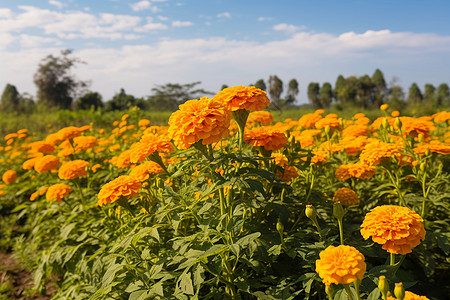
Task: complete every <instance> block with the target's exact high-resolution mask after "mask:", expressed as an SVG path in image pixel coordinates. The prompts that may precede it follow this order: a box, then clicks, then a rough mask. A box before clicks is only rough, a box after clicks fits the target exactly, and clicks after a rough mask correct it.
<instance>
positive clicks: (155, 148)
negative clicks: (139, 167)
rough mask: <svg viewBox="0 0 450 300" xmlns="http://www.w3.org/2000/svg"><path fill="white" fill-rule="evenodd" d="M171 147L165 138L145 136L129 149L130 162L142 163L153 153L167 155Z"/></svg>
mask: <svg viewBox="0 0 450 300" xmlns="http://www.w3.org/2000/svg"><path fill="white" fill-rule="evenodd" d="M173 150H174V148H173V145H172V143H171V142H170V139H169V138H168V137H167V136H157V135H154V134H145V135H144V136H143V137H142V138H141V140H140V141H139V142H137V143H134V144H133V145H132V146H131V147H130V162H132V163H137V162H142V161H144V159H146V158H147V157H149V156H150V155H151V154H153V153H154V152H163V153H169V152H171V151H173Z"/></svg>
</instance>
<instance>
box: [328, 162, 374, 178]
mask: <svg viewBox="0 0 450 300" xmlns="http://www.w3.org/2000/svg"><path fill="white" fill-rule="evenodd" d="M376 172H377V169H376V168H375V167H374V166H368V165H366V164H364V163H362V162H357V163H355V164H346V165H341V166H340V167H339V168H338V169H337V170H336V172H335V176H336V178H337V179H338V180H339V181H346V180H347V179H349V178H351V177H355V178H360V179H369V178H371V177H372V176H373V175H375V173H376Z"/></svg>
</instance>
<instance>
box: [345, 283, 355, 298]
mask: <svg viewBox="0 0 450 300" xmlns="http://www.w3.org/2000/svg"><path fill="white" fill-rule="evenodd" d="M344 288H345V291H346V292H347V295H348V299H350V300H354V299H353V294H352V290H351V289H350V285H348V284H344Z"/></svg>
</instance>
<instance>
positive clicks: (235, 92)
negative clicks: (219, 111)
mask: <svg viewBox="0 0 450 300" xmlns="http://www.w3.org/2000/svg"><path fill="white" fill-rule="evenodd" d="M213 99H214V100H216V101H219V102H221V103H223V104H224V105H225V106H226V109H228V110H230V111H235V110H239V109H245V110H248V111H257V110H263V109H264V108H266V107H267V106H269V105H270V100H269V98H267V94H266V92H264V91H263V90H260V89H258V88H255V87H254V86H243V85H238V86H233V87H229V88H226V89H223V90H221V91H220V92H218V93H217V95H215V96H214V98H213Z"/></svg>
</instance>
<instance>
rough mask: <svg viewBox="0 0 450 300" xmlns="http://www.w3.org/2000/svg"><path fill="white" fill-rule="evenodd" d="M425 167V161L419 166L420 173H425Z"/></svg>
mask: <svg viewBox="0 0 450 300" xmlns="http://www.w3.org/2000/svg"><path fill="white" fill-rule="evenodd" d="M426 167H427V162H426V161H424V162H422V163H421V164H420V167H419V168H420V171H421V172H422V173H423V172H425V168H426Z"/></svg>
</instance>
